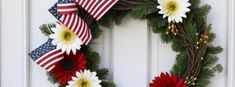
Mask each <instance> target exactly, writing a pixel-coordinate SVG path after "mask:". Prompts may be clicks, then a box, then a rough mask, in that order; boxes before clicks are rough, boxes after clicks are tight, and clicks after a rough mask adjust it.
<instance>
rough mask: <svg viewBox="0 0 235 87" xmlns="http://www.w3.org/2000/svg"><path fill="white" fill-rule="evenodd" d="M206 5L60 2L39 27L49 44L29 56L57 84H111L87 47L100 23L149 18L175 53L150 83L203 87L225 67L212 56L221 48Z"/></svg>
mask: <svg viewBox="0 0 235 87" xmlns="http://www.w3.org/2000/svg"><path fill="white" fill-rule="evenodd" d="M210 9H211V7H210V5H207V4H206V5H200V0H59V1H58V2H57V3H56V4H55V5H53V6H52V7H51V8H50V9H49V12H50V13H52V15H53V16H55V18H56V19H58V21H57V22H56V23H52V24H43V25H41V26H40V30H41V31H42V33H43V34H45V36H47V37H48V40H47V42H45V43H44V44H42V45H41V46H40V47H38V48H36V49H35V50H33V51H32V52H30V53H29V56H30V57H31V58H32V59H33V61H34V62H35V63H36V64H38V65H39V66H41V67H42V68H44V69H45V70H47V72H48V80H49V81H50V82H51V83H54V84H58V85H59V87H115V84H114V83H113V82H112V81H109V80H108V79H107V75H108V74H109V71H108V69H105V68H99V64H100V56H99V54H98V53H97V52H95V51H94V50H92V48H91V45H92V44H93V43H92V42H93V41H94V40H95V39H97V38H99V36H100V35H101V34H102V31H101V29H100V27H99V26H105V27H110V26H111V25H112V24H113V23H115V24H121V21H122V19H123V17H125V16H126V15H131V16H132V17H133V18H135V19H139V20H148V26H149V27H150V29H152V30H153V32H154V33H158V34H160V35H161V40H162V42H165V43H172V50H173V51H175V52H177V56H176V60H175V63H174V65H173V67H172V69H171V70H170V71H169V72H162V73H161V74H160V75H159V76H156V77H155V78H154V79H153V80H152V81H151V82H150V83H149V86H150V87H206V86H208V84H209V83H210V79H211V78H212V77H213V76H214V75H215V73H216V72H222V69H223V67H222V66H221V65H220V64H217V61H218V57H217V56H216V54H218V53H220V52H221V51H222V48H221V47H220V46H213V44H212V43H211V42H212V41H213V40H214V38H215V34H214V33H213V32H211V24H208V23H207V14H208V13H209V11H210Z"/></svg>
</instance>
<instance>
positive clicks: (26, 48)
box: [22, 0, 30, 87]
mask: <svg viewBox="0 0 235 87" xmlns="http://www.w3.org/2000/svg"><path fill="white" fill-rule="evenodd" d="M22 15H23V18H22V24H23V25H22V29H23V34H22V35H23V36H22V37H23V41H22V43H23V46H22V48H23V49H22V51H23V53H24V54H23V55H22V59H23V78H22V80H23V87H29V85H30V80H29V72H30V71H29V59H28V52H29V0H22Z"/></svg>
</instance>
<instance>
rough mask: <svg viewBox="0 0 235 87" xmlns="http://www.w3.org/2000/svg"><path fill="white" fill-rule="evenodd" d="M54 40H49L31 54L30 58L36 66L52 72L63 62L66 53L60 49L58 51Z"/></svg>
mask: <svg viewBox="0 0 235 87" xmlns="http://www.w3.org/2000/svg"><path fill="white" fill-rule="evenodd" d="M51 42H52V39H48V41H47V42H46V43H44V44H43V45H41V46H40V47H38V48H37V49H35V50H33V51H32V52H31V53H29V56H30V57H31V58H32V59H33V61H34V62H36V64H38V65H39V66H41V67H42V68H44V69H46V70H47V71H48V72H50V71H51V70H52V69H53V68H54V67H55V64H56V63H57V62H58V61H60V60H62V59H63V58H64V57H63V55H64V53H63V52H62V51H61V50H60V49H56V46H55V45H53V44H52V43H51Z"/></svg>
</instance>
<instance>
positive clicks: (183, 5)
mask: <svg viewBox="0 0 235 87" xmlns="http://www.w3.org/2000/svg"><path fill="white" fill-rule="evenodd" d="M158 3H159V6H157V8H158V9H160V11H159V14H163V18H165V17H168V22H169V23H170V22H176V23H179V22H182V17H183V18H187V16H186V12H189V11H190V9H189V8H188V7H189V6H191V4H190V3H189V0H158Z"/></svg>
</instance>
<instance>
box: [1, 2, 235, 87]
mask: <svg viewBox="0 0 235 87" xmlns="http://www.w3.org/2000/svg"><path fill="white" fill-rule="evenodd" d="M12 2H13V1H9V0H1V1H0V14H1V15H0V21H1V25H0V30H1V31H0V58H1V60H0V71H1V76H0V87H56V85H52V84H50V83H49V82H48V81H47V76H46V71H44V70H43V69H42V68H40V67H39V66H37V65H36V64H34V63H33V62H32V60H29V59H28V57H27V52H29V51H31V50H33V49H35V48H36V47H38V46H40V45H41V44H42V43H44V42H45V41H46V39H47V37H44V36H43V34H42V33H41V32H40V30H39V29H38V27H39V26H40V25H41V24H43V23H53V22H55V21H56V20H55V18H54V17H53V16H52V15H51V14H50V13H49V12H48V11H47V9H48V8H49V7H50V6H52V5H53V4H54V3H55V2H56V0H49V1H48V0H30V1H28V0H14V3H12ZM203 3H209V4H210V5H211V6H212V8H213V9H212V11H211V13H210V14H209V17H208V18H209V19H208V22H211V23H212V24H213V26H212V27H213V31H214V32H215V33H216V34H217V38H216V40H215V42H214V44H216V45H221V46H222V47H223V48H224V51H223V53H221V54H220V55H219V57H220V60H219V62H220V63H221V64H222V65H223V66H224V71H223V72H222V73H220V74H217V75H216V76H215V77H214V78H213V80H212V84H211V85H210V87H234V86H235V85H234V83H235V80H234V79H235V76H234V73H235V70H234V67H235V60H234V59H233V57H234V56H235V55H234V54H235V51H234V49H235V44H234V43H235V42H234V41H235V40H234V34H235V31H234V20H235V19H234V10H235V9H234V5H235V4H234V1H233V0H217V1H215V0H207V1H203ZM28 13H29V14H28ZM27 24H28V25H27ZM103 33H104V34H103V35H102V36H101V38H99V39H98V40H97V41H96V42H97V43H96V44H94V45H93V47H94V49H95V50H96V51H98V52H99V53H100V55H101V57H102V61H101V67H106V68H109V69H110V70H111V76H110V79H111V80H112V79H113V81H115V83H116V84H117V87H147V85H148V83H149V81H150V80H151V79H152V78H153V76H155V75H158V74H159V73H160V72H166V71H169V70H170V68H171V67H172V64H173V63H174V59H175V58H174V57H175V54H176V53H174V52H172V50H171V47H170V44H164V43H162V42H161V40H160V38H159V35H157V34H154V33H152V32H151V31H150V30H149V29H148V27H147V22H146V20H145V21H140V20H134V19H132V18H130V17H126V19H125V20H123V24H121V25H114V26H113V28H112V29H106V28H104V29H103Z"/></svg>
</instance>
